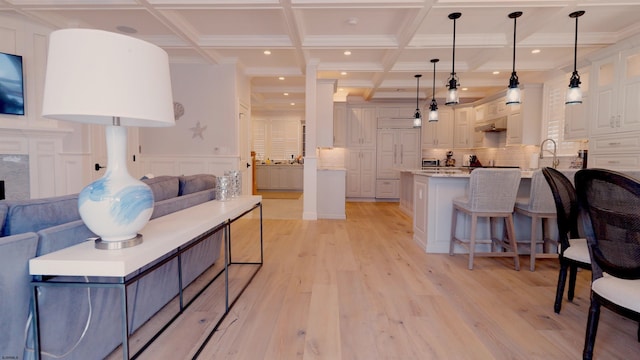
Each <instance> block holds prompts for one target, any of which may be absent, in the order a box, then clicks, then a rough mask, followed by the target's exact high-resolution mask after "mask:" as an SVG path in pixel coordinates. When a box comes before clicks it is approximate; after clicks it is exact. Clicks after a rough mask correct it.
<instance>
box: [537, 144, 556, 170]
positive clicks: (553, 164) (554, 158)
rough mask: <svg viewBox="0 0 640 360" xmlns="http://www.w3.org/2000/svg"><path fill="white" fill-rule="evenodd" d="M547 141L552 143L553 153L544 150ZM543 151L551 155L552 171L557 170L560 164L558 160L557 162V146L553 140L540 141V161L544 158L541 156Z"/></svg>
mask: <svg viewBox="0 0 640 360" xmlns="http://www.w3.org/2000/svg"><path fill="white" fill-rule="evenodd" d="M547 141H551V142H552V143H553V152H551V151H549V150H545V149H544V143H546V142H547ZM545 151H549V152H550V153H552V154H553V161H552V162H551V167H553V168H554V169H555V168H557V167H558V165H559V164H560V160H558V157H557V156H556V152H557V151H558V144H556V141H555V140H553V139H544V140H542V142H541V143H540V159H543V158H544V156H543V154H544V152H545Z"/></svg>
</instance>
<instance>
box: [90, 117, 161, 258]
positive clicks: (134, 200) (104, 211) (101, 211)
mask: <svg viewBox="0 0 640 360" xmlns="http://www.w3.org/2000/svg"><path fill="white" fill-rule="evenodd" d="M105 133H106V139H107V171H106V173H105V174H104V176H103V177H102V178H100V179H98V180H96V181H94V182H92V183H91V184H89V185H88V186H87V187H85V188H84V189H83V190H82V191H81V192H80V195H79V198H78V210H79V212H80V217H81V218H82V220H83V221H84V222H85V224H86V225H87V227H88V228H89V229H90V230H91V231H93V232H94V233H95V234H96V235H98V236H100V239H99V240H98V241H97V242H96V247H99V248H113V245H114V244H109V243H118V242H126V241H133V243H130V244H129V245H128V246H132V245H136V244H138V243H140V242H141V241H142V238H141V237H140V236H138V231H140V230H141V229H142V228H143V227H144V226H145V225H146V224H147V223H148V222H149V219H150V218H151V213H152V212H153V193H152V191H151V188H149V186H148V185H147V184H145V183H143V182H142V181H140V180H138V179H135V178H133V177H132V176H131V175H129V172H128V171H127V161H126V149H127V129H126V128H125V127H123V126H107V127H106V129H105ZM136 239H139V240H138V241H136ZM99 242H102V243H103V245H102V246H99V245H98V244H99ZM104 243H106V244H104ZM116 247H126V246H116Z"/></svg>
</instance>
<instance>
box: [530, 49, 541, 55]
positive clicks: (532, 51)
mask: <svg viewBox="0 0 640 360" xmlns="http://www.w3.org/2000/svg"><path fill="white" fill-rule="evenodd" d="M540 51H541V50H540V49H533V50H531V53H532V54H539V53H540Z"/></svg>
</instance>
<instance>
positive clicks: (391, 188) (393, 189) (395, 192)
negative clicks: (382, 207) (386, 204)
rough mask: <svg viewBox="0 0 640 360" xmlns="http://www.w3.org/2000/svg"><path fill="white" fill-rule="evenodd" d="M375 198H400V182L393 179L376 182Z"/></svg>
mask: <svg viewBox="0 0 640 360" xmlns="http://www.w3.org/2000/svg"><path fill="white" fill-rule="evenodd" d="M376 198H378V199H398V198H400V180H394V179H383V180H380V179H378V180H376Z"/></svg>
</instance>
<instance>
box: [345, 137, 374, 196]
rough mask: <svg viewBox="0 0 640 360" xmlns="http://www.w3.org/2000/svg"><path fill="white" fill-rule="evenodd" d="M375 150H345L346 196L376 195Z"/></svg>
mask: <svg viewBox="0 0 640 360" xmlns="http://www.w3.org/2000/svg"><path fill="white" fill-rule="evenodd" d="M375 185H376V150H375V149H357V148H353V149H352V148H350V149H348V150H347V191H346V192H347V197H362V198H373V197H375V196H376V189H375Z"/></svg>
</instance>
